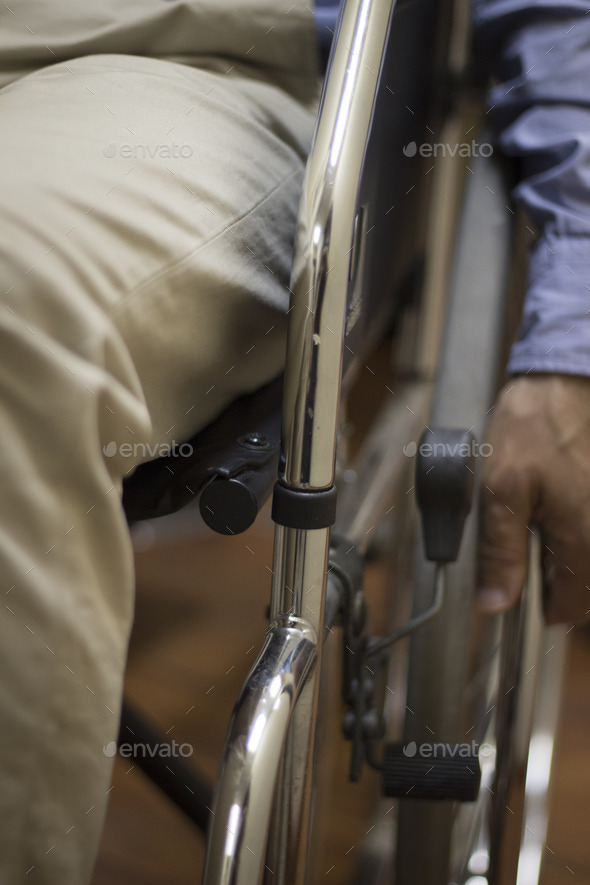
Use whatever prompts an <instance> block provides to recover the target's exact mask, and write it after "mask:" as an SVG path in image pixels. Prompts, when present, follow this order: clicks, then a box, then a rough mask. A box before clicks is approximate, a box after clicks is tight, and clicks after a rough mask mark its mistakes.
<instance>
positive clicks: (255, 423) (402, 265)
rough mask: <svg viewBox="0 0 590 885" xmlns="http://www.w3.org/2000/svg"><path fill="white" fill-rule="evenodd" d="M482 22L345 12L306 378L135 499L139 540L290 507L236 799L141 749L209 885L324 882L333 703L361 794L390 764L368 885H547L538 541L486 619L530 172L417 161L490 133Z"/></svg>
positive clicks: (141, 476) (304, 275)
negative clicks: (150, 528) (503, 401)
mask: <svg viewBox="0 0 590 885" xmlns="http://www.w3.org/2000/svg"><path fill="white" fill-rule="evenodd" d="M467 6H468V3H466V2H464V0H453V2H450V0H449V2H436V0H406V2H398V3H395V2H393V0H347V2H346V3H345V4H344V6H343V9H342V11H341V14H340V19H339V23H338V29H337V33H336V35H335V38H334V41H333V45H332V50H331V54H330V58H329V61H328V65H327V73H326V78H325V84H324V89H323V95H322V99H321V105H320V112H319V117H318V123H317V128H316V134H315V138H314V144H313V148H312V151H311V154H310V157H309V161H308V166H307V172H306V178H305V182H304V189H303V196H302V201H301V208H300V214H299V223H298V231H297V238H296V243H295V256H294V262H295V266H296V269H297V273H296V274H294V279H297V281H298V282H297V285H296V286H295V287H294V289H293V294H292V300H291V307H290V312H289V333H288V347H287V358H286V366H285V373H284V378H283V379H279V380H278V381H277V382H275V383H273V384H271V385H269V386H268V387H267V388H265V389H264V390H262V391H259V392H257V393H256V394H253V395H251V396H248V397H244V398H242V399H240V400H239V401H238V402H237V403H236V404H234V405H233V406H232V407H231V408H230V409H229V410H228V411H227V412H226V413H224V415H222V416H221V417H220V418H219V419H218V420H217V421H216V422H214V424H213V425H211V426H210V427H208V428H207V429H206V430H204V431H202V432H201V433H200V434H199V435H198V436H197V437H196V438H195V439H194V440H192V441H191V443H192V445H193V452H194V454H193V456H191V457H190V458H182V459H177V458H176V456H175V455H171V456H169V457H168V458H165V459H160V460H159V461H156V462H152V463H148V464H145V465H142V466H141V467H140V468H138V470H137V471H136V472H135V474H134V475H133V476H132V477H130V478H129V479H128V480H127V481H126V484H125V491H124V505H125V509H126V512H127V515H128V519H129V522H130V523H132V524H133V523H135V522H137V521H139V520H144V519H152V518H154V517H158V516H162V515H166V514H168V513H171V512H174V511H175V510H178V509H179V508H181V507H184V506H186V505H190V504H192V503H193V502H194V501H196V500H198V502H199V507H200V510H201V514H202V515H203V518H204V520H205V522H206V523H207V524H208V525H209V526H210V527H211V528H212V529H213V530H215V531H218V532H221V533H222V534H228V535H231V534H235V533H238V532H241V531H243V530H244V529H246V528H247V527H248V526H250V525H251V524H252V522H253V521H254V519H255V517H256V515H257V513H258V512H259V510H260V509H261V507H262V506H263V504H264V502H265V501H266V500H267V498H268V497H269V495H270V494H271V492H272V498H273V504H272V508H273V509H272V514H273V519H274V521H275V525H276V528H275V540H274V561H273V568H272V586H271V593H270V608H269V627H268V632H267V635H266V640H265V642H264V645H263V647H262V649H261V650H260V652H259V654H258V657H257V659H256V662H255V663H254V665H253V667H252V670H251V672H250V675H249V676H248V678H247V680H246V682H245V684H244V687H243V689H242V692H241V694H240V697H239V698H238V700H237V702H236V705H235V708H234V712H233V715H232V719H231V722H230V724H229V727H228V733H227V740H226V745H225V749H224V752H223V757H222V760H221V763H220V768H219V773H218V777H217V782H216V785H215V789H214V794H213V795H211V789H210V786H209V785H208V784H207V783H206V782H205V781H204V780H203V779H202V778H201V777H200V776H199V775H198V773H197V772H196V771H195V770H193V769H191V767H190V766H189V765H188V764H186V763H184V762H182V760H178V764H176V765H175V769H176V773H175V775H174V776H170V774H169V770H168V773H167V772H166V770H165V769H166V766H165V765H163V764H162V762H161V760H159V759H158V758H157V757H154V758H151V759H150V758H148V759H145V760H138V762H139V764H140V765H142V766H143V767H144V768H145V770H146V773H147V774H148V775H149V776H150V777H151V778H152V779H153V780H155V782H156V783H158V784H159V785H160V786H161V787H162V789H163V790H164V791H165V792H166V793H168V795H169V796H170V798H171V799H172V800H173V801H174V802H175V803H176V804H177V805H178V806H179V807H180V808H181V809H182V810H183V811H184V812H185V813H186V814H187V815H188V816H189V817H190V819H191V820H192V821H193V822H194V823H195V824H196V825H197V826H198V827H199V828H201V829H202V830H203V831H207V856H206V862H205V869H204V871H203V878H202V881H203V883H204V885H255V883H261V882H264V883H265V885H269V883H271V882H272V883H275V885H279V883H281V885H303V883H314V882H316V881H319V875H318V874H317V871H316V870H314V865H313V846H311V848H310V834H311V832H312V830H315V829H316V823H317V822H318V821H320V818H321V796H317V797H316V793H317V792H318V790H316V782H317V777H316V774H317V770H318V767H319V765H320V763H319V761H318V760H319V757H320V754H321V751H322V749H324V748H323V747H322V746H320V743H321V742H318V733H319V729H320V728H321V719H322V715H323V712H324V710H325V708H326V705H327V704H328V703H330V702H331V703H333V701H334V698H335V697H337V698H339V703H340V704H341V706H342V723H343V726H342V732H343V739H344V740H346V741H347V742H348V743H349V745H350V778H351V780H353V781H355V780H358V779H360V778H361V777H362V776H363V772H364V771H365V770H366V769H367V768H373V769H376V770H377V771H378V772H379V777H380V779H381V782H382V792H383V796H384V797H385V798H380V799H378V800H377V801H376V803H375V809H374V815H373V817H372V818H371V819H370V820H369V821H367V828H366V829H367V831H368V833H372V835H370V837H368V838H367V840H366V842H365V844H364V845H363V847H362V850H361V852H360V859H358V858H357V860H356V861H355V863H354V864H353V863H352V862H351V867H350V879H349V881H350V882H351V883H375V885H384V883H396V885H416V883H420V885H450V883H456V885H484V883H488V885H502V883H512V882H517V883H518V885H532V883H536V882H538V880H539V875H540V870H541V866H542V854H543V850H544V844H545V842H544V833H545V828H546V818H547V791H548V785H549V774H550V766H551V753H552V748H553V733H554V731H555V727H556V717H557V705H558V704H557V701H558V697H559V691H560V672H561V662H562V660H563V650H564V636H563V633H564V631H563V630H561V629H560V628H551V630H549V629H547V628H545V627H544V626H543V624H542V619H541V615H540V609H541V606H540V597H539V569H538V566H537V555H536V551H535V547H534V544H533V551H532V555H531V568H530V574H529V579H528V586H527V588H526V591H525V593H524V594H523V597H522V601H521V603H520V606H519V608H518V609H517V610H515V611H512V612H510V613H508V614H507V615H504V616H501V617H486V618H483V617H482V616H480V615H478V614H477V613H476V612H475V610H474V606H473V590H474V581H475V549H476V537H477V476H478V464H479V460H478V458H477V457H474V451H475V450H476V448H477V445H478V443H481V442H483V441H484V440H485V436H484V434H485V423H486V418H487V415H488V414H489V412H490V411H491V408H492V406H493V401H494V396H495V393H496V391H497V389H498V386H499V383H500V380H501V375H502V357H503V354H505V350H506V342H509V340H510V332H511V328H510V326H511V323H510V316H509V314H510V309H509V308H510V303H509V302H510V299H509V298H508V297H507V291H508V290H509V288H510V285H511V280H512V278H513V276H514V272H513V270H514V264H515V257H514V256H515V245H514V244H515V242H516V244H517V245H518V244H519V242H520V238H519V235H518V232H517V231H516V227H517V224H518V220H515V219H516V216H515V214H514V212H513V210H512V208H511V206H510V198H509V191H510V181H511V171H512V170H511V169H510V168H509V167H508V166H507V165H506V164H503V163H502V162H501V161H500V160H499V159H498V158H497V157H495V156H493V155H492V156H484V155H482V154H481V153H480V154H479V155H478V156H476V157H473V158H472V159H470V161H469V163H468V164H467V168H466V167H465V165H464V164H460V163H458V162H457V161H456V160H454V159H453V158H451V160H447V159H446V158H443V162H441V163H440V164H433V163H432V161H431V160H430V159H429V158H427V157H425V156H422V153H421V152H420V151H419V150H417V148H416V145H417V142H419V141H421V140H422V139H423V138H424V137H425V134H426V133H425V128H426V132H429V133H431V134H430V136H429V137H430V138H431V139H432V140H434V139H435V138H436V141H437V142H440V143H441V145H442V146H443V147H444V144H446V143H449V144H454V143H457V142H458V141H460V140H461V139H462V138H463V137H464V134H465V133H466V132H467V133H471V132H473V133H477V134H478V138H481V139H485V137H486V132H485V129H484V128H483V127H482V118H483V113H482V91H481V88H477V87H476V86H474V84H473V79H472V78H471V77H470V76H469V74H468V70H467V63H466V59H467V57H468V26H467V21H468V10H467V8H466V7H467ZM431 127H432V128H431ZM434 133H437V134H436V136H435V134H434ZM425 160H427V162H424V161H425ZM429 167H430V168H429ZM520 248H522V244H520ZM384 330H388V331H389V332H390V333H391V335H392V337H393V342H394V343H393V345H392V351H393V353H394V354H395V360H396V379H397V380H396V384H395V388H394V389H393V390H390V391H389V394H390V395H389V396H388V397H387V399H385V400H384V405H383V407H382V408H381V411H380V413H379V414H378V416H377V418H376V420H375V421H374V422H373V425H372V426H371V427H369V428H368V430H367V431H366V434H365V438H364V441H363V444H362V446H361V448H360V450H359V452H358V453H357V454H356V456H355V458H354V459H351V456H350V453H349V452H347V451H346V449H347V445H346V435H345V434H342V433H340V434H339V430H340V429H341V428H342V427H343V425H344V423H345V410H346V397H347V392H348V391H349V389H350V387H351V385H352V383H353V380H354V378H355V375H356V374H358V372H359V370H360V369H361V368H362V367H363V365H364V362H365V360H366V355H367V353H369V352H370V351H371V349H372V348H374V347H375V345H376V343H377V342H378V341H379V340H381V338H382V337H383V333H384ZM425 429H426V430H425ZM423 431H425V433H424V435H422V433H423ZM418 440H420V443H419V444H418V443H417V441H418ZM441 452H442V453H443V454H441ZM451 453H453V454H451ZM414 486H415V487H416V497H417V499H418V504H419V508H420V513H418V510H417V507H416V503H415V491H414ZM472 498H473V500H472ZM392 513H394V516H393V517H392ZM420 522H421V528H422V531H420V526H419V523H420ZM379 524H381V525H384V526H385V528H384V530H382V531H380V532H379V533H378V534H379V538H380V540H379V541H377V542H376V543H374V542H373V538H374V537H375V535H374V534H372V529H373V527H374V526H376V525H379ZM384 539H385V540H384ZM380 547H381V549H383V547H385V549H386V552H387V554H388V555H389V556H390V557H391V558H392V559H393V561H394V562H395V564H396V574H395V582H394V584H393V589H392V591H391V594H390V598H389V599H388V600H387V602H386V606H385V608H386V612H385V623H386V625H387V626H386V629H384V630H383V634H384V635H378V636H376V635H373V634H372V633H371V631H370V630H369V628H368V626H367V617H366V609H367V601H366V598H365V593H364V589H363V563H364V560H365V559H366V558H367V556H375V555H379V548H380ZM382 622H383V621H382ZM550 647H551V649H552V657H551V660H550V663H549V664H548V658H547V654H546V652H547V650H548V649H549V648H550ZM334 661H336V667H334ZM334 669H336V670H337V671H339V672H338V674H337V681H335V680H334V676H333V671H334ZM391 684H395V685H396V687H397V688H396V692H397V699H396V703H395V704H393V702H392V698H393V697H394V695H395V694H396V692H392V690H391V688H390V685H391ZM388 689H389V690H388ZM397 689H399V691H397ZM400 697H402V698H403V701H402V702H400V700H399V698H400ZM130 732H131V733H132V734H134V735H135V736H136V737H141V738H142V739H143V740H144V742H146V743H148V744H149V743H150V742H155V741H156V740H157V739H158V735H157V734H155V733H154V732H152V731H151V729H150V726H149V724H147V723H146V722H144V721H143V720H142V718H141V717H140V716H138V715H137V714H136V713H135V712H134V711H133V710H132V709H131V708H130V707H128V706H126V705H124V709H123V717H122V724H121V740H126V739H128V735H129V733H130ZM424 748H426V749H424ZM437 748H438V750H437ZM316 799H317V802H316ZM316 806H317V807H316ZM314 808H315V818H314ZM389 812H392V813H391V814H390V813H389ZM314 820H315V821H316V823H314V824H313V826H312V821H314ZM320 823H321V821H320ZM514 842H516V844H517V846H518V850H517V851H516V852H514V851H512V852H511V851H510V847H511V845H512V844H513V843H514Z"/></svg>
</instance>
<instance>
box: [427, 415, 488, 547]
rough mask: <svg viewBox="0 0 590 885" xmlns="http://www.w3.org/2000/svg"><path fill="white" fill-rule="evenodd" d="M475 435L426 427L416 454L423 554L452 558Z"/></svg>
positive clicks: (466, 506)
mask: <svg viewBox="0 0 590 885" xmlns="http://www.w3.org/2000/svg"><path fill="white" fill-rule="evenodd" d="M475 448H476V442H475V437H474V436H473V434H472V433H471V432H470V431H465V430H449V429H447V428H428V429H427V430H425V431H424V433H423V434H422V437H421V439H420V444H419V446H418V454H417V457H416V497H417V500H418V507H419V508H420V514H421V517H422V535H423V538H424V549H425V553H426V558H427V559H428V560H430V561H431V562H454V561H455V560H456V559H457V556H458V555H459V547H460V545H461V538H462V536H463V527H464V525H465V519H466V517H467V514H468V513H469V510H470V509H471V497H472V493H473V480H474V477H475V454H474V453H475Z"/></svg>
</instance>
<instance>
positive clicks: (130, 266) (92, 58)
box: [0, 0, 315, 885]
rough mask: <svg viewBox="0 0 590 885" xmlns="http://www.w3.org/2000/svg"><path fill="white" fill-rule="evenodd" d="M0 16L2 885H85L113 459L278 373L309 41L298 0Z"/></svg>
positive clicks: (106, 660)
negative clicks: (25, 882)
mask: <svg viewBox="0 0 590 885" xmlns="http://www.w3.org/2000/svg"><path fill="white" fill-rule="evenodd" d="M10 10H12V11H9V10H8V7H6V8H5V9H4V11H3V12H2V13H1V14H0V59H1V72H0V75H1V78H2V79H1V81H0V82H2V83H3V84H7V85H5V86H4V88H3V89H2V90H1V91H0V127H1V131H2V138H1V139H0V195H1V196H0V202H1V204H2V205H1V209H0V250H1V255H0V285H1V286H2V289H1V296H2V304H1V305H0V412H1V414H0V426H1V427H2V456H1V457H0V474H1V475H0V488H1V489H2V494H1V495H0V599H1V600H2V604H1V606H0V723H1V727H0V882H2V883H10V885H12V883H18V882H21V881H25V876H26V881H27V882H31V883H43V885H53V883H56V885H57V883H59V885H83V883H84V882H85V881H87V879H88V877H89V875H90V873H91V870H92V865H93V861H94V856H95V852H96V847H97V842H98V838H99V835H100V829H101V824H102V819H103V814H104V810H105V806H106V801H107V791H108V789H109V779H110V771H111V764H112V760H111V759H110V758H108V757H107V756H105V754H104V753H103V747H104V746H105V745H106V744H108V743H109V742H110V741H112V740H113V739H114V737H115V736H116V731H117V720H118V710H119V704H120V691H121V679H122V671H123V666H124V660H125V654H126V645H127V637H128V632H129V628H130V622H131V617H132V608H133V601H132V586H133V575H132V559H131V550H130V543H129V537H128V533H127V530H126V526H125V521H124V518H123V514H122V511H121V506H120V501H119V489H120V484H121V479H122V477H123V476H124V474H125V473H126V472H128V471H129V470H130V469H132V467H133V464H134V463H135V462H136V460H138V459H139V455H137V457H126V456H125V454H123V453H121V448H120V447H121V445H123V444H124V443H127V444H129V445H130V446H133V444H140V445H138V446H136V451H137V452H139V451H141V444H151V445H152V446H154V445H156V444H158V443H164V444H165V443H171V442H172V440H173V439H174V440H176V441H177V442H179V441H181V440H183V439H185V438H186V437H187V436H189V435H190V434H192V433H193V432H194V431H195V430H196V429H197V428H198V427H199V426H201V425H203V424H204V423H206V422H208V421H209V420H210V419H211V418H212V417H213V416H214V415H215V414H216V413H217V412H218V411H219V410H220V409H221V408H222V407H223V406H224V405H225V404H226V403H227V402H228V401H230V400H231V399H232V398H233V397H234V396H235V395H236V394H238V393H239V392H242V391H244V390H249V389H252V388H254V387H256V386H258V385H259V384H261V383H262V382H264V381H266V380H268V379H269V378H271V377H273V375H275V374H276V373H277V372H278V371H279V369H280V366H281V362H282V360H283V351H284V331H285V311H286V309H287V305H288V289H287V285H288V281H289V269H290V249H291V243H292V237H293V231H294V220H295V214H296V209H297V202H298V194H299V189H300V185H301V178H302V171H303V166H304V159H305V155H306V152H307V150H308V146H309V142H310V137H311V132H312V127H313V113H312V112H311V109H312V107H313V102H314V99H315V71H314V34H313V21H312V16H311V12H310V10H308V9H307V8H306V7H305V5H304V3H303V2H295V3H293V2H292V0H288V2H283V0H272V2H270V0H268V2H266V0H242V2H239V0H235V2H231V0H207V2H200V0H197V2H193V3H189V2H164V0H85V2H84V3H81V2H79V0H55V2H53V3H52V2H49V0H19V3H18V4H11V5H10ZM252 47H253V48H252ZM105 53H108V54H105ZM150 56H152V57H150ZM170 58H172V59H174V60H173V61H170V60H169V59H170ZM179 60H180V61H182V62H183V64H180V63H178V61H179ZM48 63H49V66H46V65H47V64H48ZM277 84H278V85H277ZM103 449H106V454H105V453H103ZM113 449H114V450H115V454H114V455H113V454H112V453H113ZM128 451H129V449H124V452H125V453H127V452H128ZM27 871H29V872H28V875H26V874H27Z"/></svg>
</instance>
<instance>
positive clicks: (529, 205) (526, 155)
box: [472, 0, 590, 375]
mask: <svg viewBox="0 0 590 885" xmlns="http://www.w3.org/2000/svg"><path fill="white" fill-rule="evenodd" d="M472 2H473V13H474V28H475V36H476V53H477V55H478V56H479V57H480V58H482V57H486V58H487V60H488V62H489V65H490V67H491V68H492V70H493V71H494V72H495V74H496V76H497V78H498V83H497V85H496V86H494V87H493V88H492V90H491V92H490V111H489V114H490V116H491V117H492V119H493V120H494V122H495V124H496V126H497V128H498V130H499V137H498V144H499V146H500V148H501V149H502V150H503V151H504V152H505V153H506V154H509V155H511V156H514V157H518V158H519V159H520V165H521V180H520V184H519V185H518V186H517V187H516V189H515V192H514V195H515V198H516V200H517V202H518V203H519V204H520V205H522V206H523V207H524V208H525V209H526V211H527V213H528V214H529V216H530V218H531V219H532V220H533V222H534V223H535V225H536V227H537V229H538V233H539V239H538V241H537V243H536V245H535V247H534V249H533V251H532V253H531V256H530V264H529V273H528V282H527V292H526V298H525V305H524V311H523V318H522V324H521V328H520V331H519V335H518V339H517V341H516V343H515V345H514V347H513V350H512V354H511V357H510V361H509V364H508V371H509V372H511V373H528V372H564V373H568V374H578V375H590V2H588V0H554V2H550V0H537V2H533V0H472Z"/></svg>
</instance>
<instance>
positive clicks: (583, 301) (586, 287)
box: [507, 235, 590, 376]
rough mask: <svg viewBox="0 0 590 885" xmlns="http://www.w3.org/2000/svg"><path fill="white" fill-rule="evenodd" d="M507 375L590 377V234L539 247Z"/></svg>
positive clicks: (551, 238)
mask: <svg viewBox="0 0 590 885" xmlns="http://www.w3.org/2000/svg"><path fill="white" fill-rule="evenodd" d="M507 371H508V373H509V374H528V373H529V372H559V373H564V374H568V375H586V376H590V236H576V237H569V236H568V237H564V236H555V235H553V236H552V235H549V236H545V237H542V238H541V239H540V240H539V242H538V243H537V244H536V245H535V247H534V249H533V251H532V253H531V256H530V262H529V271H528V283H527V293H526V298H525V303H524V309H523V316H522V321H521V326H520V331H519V334H518V338H517V340H516V343H515V344H514V346H513V348H512V353H511V356H510V360H509V362H508V367H507Z"/></svg>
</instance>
